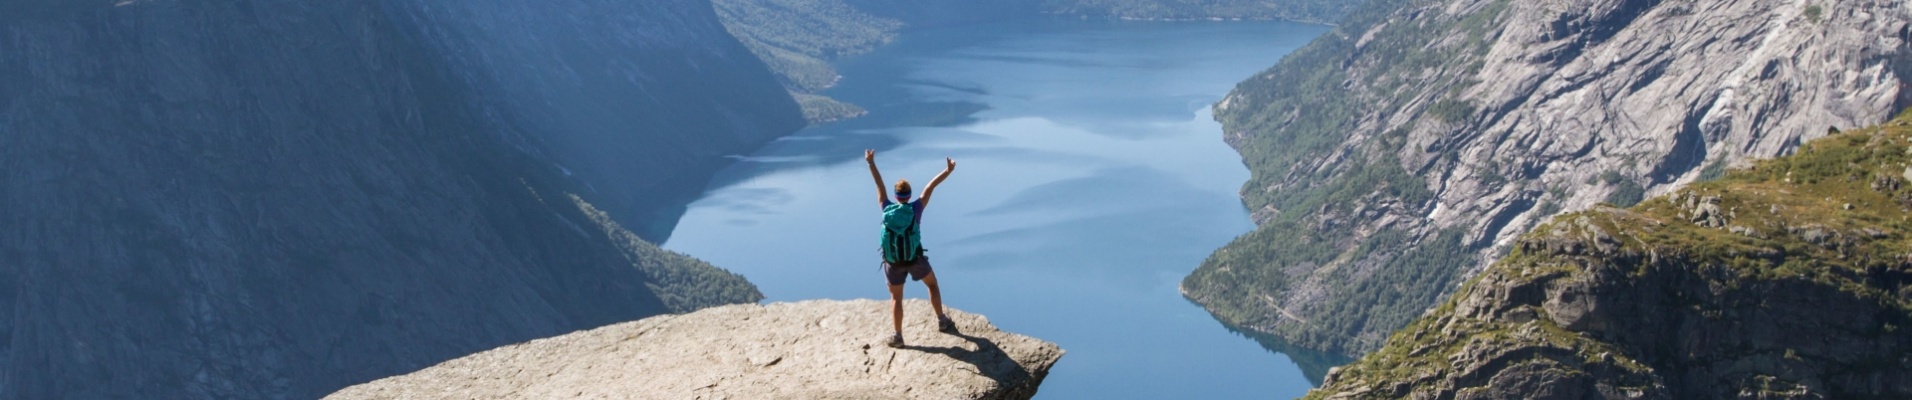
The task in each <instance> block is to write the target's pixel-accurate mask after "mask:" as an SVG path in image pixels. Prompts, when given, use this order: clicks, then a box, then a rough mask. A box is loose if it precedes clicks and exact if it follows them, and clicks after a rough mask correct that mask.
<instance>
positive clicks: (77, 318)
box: [0, 0, 801, 399]
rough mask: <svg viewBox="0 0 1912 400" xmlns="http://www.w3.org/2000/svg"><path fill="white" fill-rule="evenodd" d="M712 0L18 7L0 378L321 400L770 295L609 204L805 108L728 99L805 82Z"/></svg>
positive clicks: (2, 70)
mask: <svg viewBox="0 0 1912 400" xmlns="http://www.w3.org/2000/svg"><path fill="white" fill-rule="evenodd" d="M427 3H429V4H427ZM533 5H535V7H533ZM483 7H497V8H498V9H483ZM709 7H710V6H709V4H708V3H703V2H699V1H696V0H657V1H641V2H609V1H585V0H560V1H518V2H510V1H485V2H452V3H446V2H414V1H403V0H391V1H384V0H341V1H316V2H312V1H292V2H287V1H255V0H231V1H184V2H182V1H138V0H135V1H91V0H81V1H51V0H49V1H40V0H27V1H10V2H6V3H5V4H4V5H0V8H3V9H0V11H7V12H0V54H6V56H5V57H0V227H4V228H3V229H0V230H4V234H0V399H61V398H83V399H94V398H246V399H279V398H313V397H317V396H319V395H322V394H324V393H329V392H332V391H335V390H337V389H338V388H341V387H345V386H347V385H350V384H355V383H362V382H366V381H370V380H372V379H376V378H380V377H385V376H390V375H394V374H399V373H403V372H407V371H413V370H416V369H418V368H423V367H426V366H429V365H431V364H434V363H437V362H440V361H443V360H446V359H450V358H453V357H457V356H462V355H466V354H470V353H471V352H475V351H479V350H483V349H489V348H493V347H496V346H499V345H503V344H508V343H514V342H520V341H524V340H528V339H531V338H536V337H545V336H550V335H555V334H559V333H563V332H569V331H573V330H576V329H580V328H585V327H592V326H600V325H603V324H608V323H613V322H617V321H627V320H632V319H637V318H642V317H645V316H651V315H656V314H660V313H666V312H681V311H689V310H692V309H696V308H699V307H703V306H709V305H715V304H726V303H737V302H754V301H756V300H758V299H761V297H762V296H761V294H759V293H757V291H756V289H755V287H754V286H752V285H750V284H749V282H746V281H744V280H743V278H742V277H740V276H737V275H734V274H731V273H728V272H725V271H722V270H719V269H716V268H714V267H712V266H710V265H709V264H706V263H703V262H701V261H697V260H694V259H691V258H690V257H687V256H684V255H681V254H675V253H670V252H667V251H664V250H661V249H658V248H657V247H656V246H654V245H652V244H650V243H648V242H645V241H643V240H639V239H638V238H637V236H636V235H634V234H632V232H630V231H629V230H626V229H624V228H623V226H624V225H625V224H620V223H619V222H617V221H613V220H612V218H610V216H619V215H628V214H645V213H642V212H639V211H641V210H640V209H639V208H638V207H636V206H634V205H633V204H628V203H631V202H634V201H635V200H632V196H637V195H639V194H640V193H638V192H644V191H649V192H648V193H641V194H643V195H647V196H648V195H654V196H659V197H672V196H680V197H681V196H690V195H694V194H695V193H696V191H698V190H701V189H702V188H703V184H704V180H705V179H707V177H705V176H694V175H693V176H686V175H681V174H680V173H681V172H682V171H676V170H673V169H672V168H674V166H675V165H674V164H671V163H669V162H668V161H671V160H680V161H685V163H684V164H681V165H686V166H687V167H695V166H697V165H703V164H710V163H714V162H716V159H718V157H716V155H717V154H720V153H724V152H728V151H738V150H739V149H744V148H748V147H750V146H754V143H761V142H763V141H766V140H768V138H769V137H771V136H774V135H776V134H779V133H784V132H779V131H775V130H774V129H773V128H777V127H779V126H781V127H783V129H786V130H787V129H794V127H795V126H797V125H799V124H801V121H800V120H798V119H797V114H796V110H795V107H794V105H792V104H790V102H789V100H788V99H787V98H786V99H783V100H782V101H781V102H780V103H779V102H776V101H774V100H775V99H776V98H775V97H772V98H771V99H772V100H773V101H768V103H769V106H766V107H769V108H763V109H749V108H752V107H755V106H753V104H758V103H759V102H764V101H762V100H734V101H733V100H727V99H722V98H721V97H724V96H733V95H737V96H747V95H752V94H753V93H771V94H780V93H781V92H780V91H779V90H778V88H777V87H776V85H775V83H774V81H773V80H771V78H770V77H769V75H768V73H767V72H765V71H763V70H762V68H761V67H752V66H753V65H757V64H756V61H755V60H754V59H752V58H750V57H749V55H748V53H745V52H744V51H743V50H742V47H741V46H740V45H738V44H737V43H736V42H735V40H734V39H732V38H730V37H729V36H727V35H725V33H724V32H723V31H722V29H720V28H719V26H718V24H717V22H716V21H715V17H714V16H713V15H712V14H713V13H712V12H711V11H710V10H709V9H708V8H709ZM700 10H701V11H700ZM574 20H575V21H574ZM554 21H564V23H555V22H554ZM572 22H576V23H575V24H574V23H572ZM527 24H529V25H535V26H526V25H527ZM529 42H535V43H536V44H537V45H536V46H532V45H529V44H527V43H529ZM533 50H538V51H548V52H550V53H537V54H530V53H533ZM487 52H490V53H487ZM587 52H600V53H596V54H600V55H602V57H599V58H593V57H587V56H584V55H581V54H585V53H587ZM726 60H730V61H726ZM672 63H677V64H683V65H675V66H673V65H668V64H672ZM691 63H694V64H691ZM753 68H754V69H753ZM527 70H531V71H527ZM525 74H532V75H525ZM613 77H614V79H613ZM530 81H536V82H537V83H536V84H537V85H538V86H539V87H540V88H539V89H538V90H535V91H533V90H528V89H524V88H526V87H528V86H529V85H532V83H529V82H530ZM712 81H721V82H726V85H725V86H706V85H705V84H706V83H709V82H712ZM751 82H756V83H755V84H754V86H753V84H752V83H751ZM698 90H705V91H708V92H697V91H698ZM717 91H723V92H724V93H709V92H717ZM518 96H523V97H518ZM514 99H517V100H523V101H525V102H528V103H529V104H519V103H513V102H512V101H513V100H514ZM639 100H641V101H639ZM663 106H670V107H665V108H661V109H660V110H661V112H653V111H652V110H648V108H649V107H663ZM689 109H698V110H695V111H694V112H693V111H686V110H689ZM545 112H551V113H555V115H538V114H540V113H545ZM640 116H641V117H640ZM574 118H575V119H574ZM559 119H562V120H566V121H572V122H574V123H577V124H592V125H593V126H591V128H594V129H583V128H578V129H577V130H572V129H571V128H573V127H572V126H568V125H548V124H546V123H549V122H551V121H556V120H559ZM609 123H631V124H636V125H633V126H632V127H630V128H631V129H629V130H611V129H597V128H605V127H604V126H597V124H609ZM760 128H761V129H762V130H759V129H760ZM567 135H580V136H578V137H567ZM584 135H589V136H592V137H596V138H598V139H601V140H602V141H601V143H602V148H600V149H593V150H591V151H580V150H578V149H577V148H576V146H578V143H576V141H578V140H583V137H584ZM753 141H754V142H753ZM700 157H702V158H700ZM607 158H615V160H607ZM706 158H707V159H706ZM638 160H641V161H638ZM693 161H694V162H693ZM700 163H701V164H700ZM624 167H629V168H631V169H630V170H622V171H617V174H615V175H602V174H599V173H601V172H604V171H605V170H607V169H614V168H624ZM693 171H694V169H693ZM640 175H641V176H642V177H643V178H644V179H635V178H637V177H638V176H640ZM625 178H633V179H631V180H632V182H631V183H629V184H627V185H612V184H606V183H605V182H607V181H610V180H622V179H625ZM672 180H690V181H695V184H694V185H690V186H684V187H670V186H668V185H666V186H657V185H652V183H656V182H663V181H672ZM587 202H588V203H587ZM592 204H596V205H597V206H601V207H603V208H604V210H599V209H598V208H597V206H593V205H592ZM624 218H633V219H636V220H639V221H644V220H648V217H647V216H639V217H629V216H626V217H624Z"/></svg>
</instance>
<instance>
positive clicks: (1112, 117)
mask: <svg viewBox="0 0 1912 400" xmlns="http://www.w3.org/2000/svg"><path fill="white" fill-rule="evenodd" d="M1326 29H1327V28H1326V27H1323V26H1317V25H1306V24H1295V23H1284V22H1229V23H1213V22H1206V23H1196V22H1121V21H1087V20H1075V19H1059V18H1058V19H1034V20H1023V21H1014V22H1002V23H995V24H989V25H980V26H967V27H961V28H949V29H933V30H923V31H915V32H910V33H907V34H905V35H903V36H902V37H900V38H899V39H898V40H897V42H895V43H893V44H891V45H888V46H885V47H883V48H880V49H878V50H877V51H875V52H872V53H870V54H866V55H862V56H858V57H854V58H851V59H847V60H844V61H842V62H840V63H838V65H837V67H838V69H839V70H840V71H841V72H842V74H843V75H844V78H843V81H842V82H841V83H840V84H839V85H838V86H837V87H836V88H835V89H833V90H831V91H829V92H828V93H827V94H828V95H830V96H832V97H835V98H838V99H842V100H845V101H849V102H852V103H856V104H860V105H862V106H864V107H866V108H868V109H869V110H870V113H869V115H868V116H866V117H863V118H860V119H855V120H850V121H846V122H839V123H835V124H830V125H824V126H822V127H818V128H813V129H809V130H805V131H802V132H800V133H797V134H795V135H792V136H790V137H786V138H783V139H781V140H778V141H776V142H774V143H772V144H770V145H768V146H766V147H765V148H763V149H761V150H759V151H758V152H756V153H754V154H749V155H739V156H738V158H739V160H740V162H738V163H737V164H736V165H735V166H732V167H730V168H729V169H727V170H725V171H723V172H721V173H719V174H718V176H717V178H716V180H715V182H713V183H712V184H711V186H710V189H709V191H708V192H707V193H706V194H705V195H704V197H702V198H701V199H699V200H697V201H696V202H694V203H692V204H691V205H690V206H689V209H688V210H687V212H686V213H685V215H684V216H683V218H682V219H681V220H680V221H679V222H678V224H677V225H676V228H675V230H674V231H673V232H672V233H671V235H670V239H669V240H668V241H667V242H666V243H665V247H667V248H669V249H672V250H676V251H681V252H685V253H688V254H691V255H693V256H696V257H698V258H701V259H704V260H709V261H711V262H712V263H715V264H717V265H722V266H724V267H725V268H727V269H730V270H732V271H734V272H737V273H740V274H743V275H744V276H746V277H747V278H749V279H750V280H751V281H752V282H754V283H756V284H757V285H758V286H759V287H760V288H761V289H762V290H763V292H764V293H765V294H766V295H767V296H768V297H769V300H771V301H794V300H803V299H819V298H829V299H851V298H883V297H885V296H886V295H887V293H886V292H885V291H884V289H883V287H882V283H881V282H882V277H881V275H882V274H881V273H880V272H879V271H878V264H877V263H878V260H879V257H878V254H877V253H878V252H877V249H876V241H877V229H878V218H879V214H878V209H877V205H876V204H875V202H874V201H872V200H871V199H870V187H869V186H870V178H869V175H868V174H867V173H866V172H865V171H864V166H863V165H861V163H860V161H861V160H860V158H861V156H862V150H863V149H866V148H874V149H876V150H877V152H878V155H877V161H878V162H879V163H881V164H882V165H883V167H884V174H885V175H884V177H885V178H886V179H889V180H892V181H894V180H896V179H910V180H911V181H912V182H916V183H917V184H919V185H920V184H923V183H926V182H927V181H928V179H929V178H930V177H931V176H933V175H934V174H935V173H936V172H937V171H939V170H941V168H942V167H943V158H944V157H950V158H954V159H955V160H956V162H958V163H959V164H960V165H961V167H960V168H959V169H957V170H956V171H955V173H954V174H952V175H951V176H950V178H949V180H948V181H947V182H946V183H945V184H944V185H943V186H942V187H943V188H942V189H940V190H939V191H938V192H937V193H938V195H937V196H936V199H937V200H936V203H935V207H930V208H929V209H927V210H926V211H925V213H924V217H923V226H922V231H923V235H924V236H923V237H924V239H923V240H924V247H925V248H927V249H929V253H928V255H929V257H930V258H932V259H934V260H935V265H936V268H937V270H938V271H939V272H938V273H937V277H938V279H939V280H941V282H942V287H943V291H944V301H945V302H947V303H948V304H949V305H950V306H951V307H957V308H961V309H964V310H969V311H975V312H978V313H981V314H984V315H988V316H989V317H990V319H991V322H993V323H995V324H997V325H999V326H1002V327H1004V329H1009V330H1015V331H1018V332H1023V333H1027V334H1030V335H1033V336H1037V337H1042V338H1045V339H1048V340H1052V341H1055V342H1056V343H1058V344H1060V345H1061V346H1062V347H1064V348H1066V349H1068V351H1069V355H1068V359H1069V361H1068V362H1067V363H1064V364H1062V365H1061V366H1060V367H1058V368H1057V369H1055V370H1054V371H1053V372H1052V373H1051V375H1050V376H1049V378H1048V379H1047V380H1046V381H1045V383H1044V384H1043V390H1042V392H1041V393H1042V397H1043V398H1084V399H1089V398H1242V397H1266V398H1292V397H1296V396H1300V395H1301V394H1303V393H1304V392H1306V391H1307V390H1308V389H1309V388H1310V387H1312V386H1313V384H1314V383H1318V380H1319V379H1320V376H1321V373H1322V370H1325V369H1326V368H1327V367H1328V365H1315V364H1318V363H1310V362H1302V363H1299V365H1298V364H1297V363H1296V362H1295V361H1292V359H1294V358H1297V357H1290V356H1288V355H1285V354H1280V353H1275V352H1271V351H1267V350H1265V349H1263V348H1261V346H1259V345H1257V344H1256V342H1255V341H1252V340H1249V339H1247V338H1244V337H1243V336H1241V335H1239V334H1236V333H1233V332H1231V331H1230V330H1229V329H1228V328H1226V327H1224V326H1223V325H1222V324H1220V323H1218V322H1217V321H1216V320H1215V319H1214V318H1213V317H1211V316H1210V315H1209V314H1208V313H1207V312H1205V311H1204V310H1203V309H1202V308H1201V307H1199V306H1197V305H1195V304H1193V303H1190V302H1188V301H1187V300H1185V299H1184V298H1183V297H1182V296H1181V294H1180V293H1178V291H1177V284H1178V283H1179V282H1180V281H1181V279H1182V277H1183V276H1185V275H1186V274H1187V273H1188V272H1189V271H1190V270H1192V269H1194V267H1195V266H1196V265H1197V264H1199V263H1200V262H1201V261H1202V259H1203V258H1204V257H1206V256H1208V254H1209V253H1210V252H1212V251H1214V250H1215V248H1217V247H1219V246H1221V245H1222V244H1225V243H1227V242H1228V240H1229V239H1231V238H1234V237H1235V236H1237V235H1240V234H1242V233H1244V232H1247V231H1249V230H1250V229H1252V228H1253V225H1252V223H1251V222H1250V221H1249V218H1248V213H1247V211H1246V210H1244V209H1243V207H1242V206H1241V201H1240V199H1239V197H1238V196H1237V191H1238V190H1239V189H1240V187H1241V185H1242V183H1243V182H1244V181H1246V180H1247V179H1248V170H1247V169H1246V168H1244V167H1243V166H1242V163H1241V161H1240V158H1239V157H1238V156H1237V155H1236V154H1235V153H1234V152H1233V151H1232V150H1231V149H1229V148H1228V146H1227V145H1226V144H1224V143H1223V142H1222V132H1221V126H1220V125H1219V124H1217V123H1216V122H1214V121H1213V119H1212V117H1211V115H1210V112H1209V107H1210V105H1211V104H1212V103H1214V102H1215V101H1218V100H1220V99H1221V98H1222V96H1223V95H1224V94H1226V93H1227V91H1228V90H1229V89H1230V88H1231V87H1232V86H1233V85H1234V83H1235V82H1236V81H1238V80H1240V79H1243V78H1245V77H1248V76H1250V75H1253V74H1255V73H1256V72H1257V71H1261V70H1262V69H1263V68H1266V67H1267V66H1268V65H1272V64H1274V63H1275V62H1276V61H1277V60H1279V59H1280V57H1281V56H1282V55H1284V54H1286V53H1287V52H1289V51H1292V50H1293V49H1295V48H1296V47H1299V46H1300V45H1302V44H1305V43H1306V42H1307V41H1308V40H1310V39H1312V38H1314V37H1315V36H1316V35H1319V34H1321V33H1322V32H1324V31H1325V30H1326ZM905 291H906V295H907V296H909V297H911V298H922V297H924V296H925V294H924V292H923V288H922V286H920V285H916V284H913V283H912V284H910V285H908V286H906V289H905ZM906 312H907V313H908V314H907V318H912V319H926V318H931V314H930V311H929V310H928V309H926V308H916V309H908V310H906ZM919 334H928V333H919ZM879 339H880V338H876V337H872V338H869V340H870V342H872V343H875V342H876V341H878V340H879ZM1299 358H1301V359H1303V360H1308V359H1312V357H1299ZM1311 381H1314V382H1311Z"/></svg>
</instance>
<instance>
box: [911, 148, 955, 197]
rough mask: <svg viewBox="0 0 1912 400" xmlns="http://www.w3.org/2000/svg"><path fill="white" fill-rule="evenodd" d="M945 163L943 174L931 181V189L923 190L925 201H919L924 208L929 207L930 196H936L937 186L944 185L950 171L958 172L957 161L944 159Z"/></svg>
mask: <svg viewBox="0 0 1912 400" xmlns="http://www.w3.org/2000/svg"><path fill="white" fill-rule="evenodd" d="M943 163H944V166H943V172H942V173H939V174H936V179H931V180H929V187H926V188H923V199H922V200H919V201H921V202H922V204H923V206H924V207H929V196H930V195H932V194H936V185H941V184H943V179H945V178H949V171H955V170H956V160H952V159H949V158H944V159H943Z"/></svg>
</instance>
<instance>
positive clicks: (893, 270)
mask: <svg viewBox="0 0 1912 400" xmlns="http://www.w3.org/2000/svg"><path fill="white" fill-rule="evenodd" d="M931 272H936V270H935V269H931V268H930V267H929V257H921V258H917V259H916V263H914V264H910V265H904V266H892V265H890V263H889V262H887V261H885V262H883V277H885V278H889V280H890V285H901V284H903V275H909V276H910V278H911V279H915V280H919V281H920V280H923V277H925V276H929V274H930V273H931Z"/></svg>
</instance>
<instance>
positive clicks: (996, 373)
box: [903, 333, 1036, 388]
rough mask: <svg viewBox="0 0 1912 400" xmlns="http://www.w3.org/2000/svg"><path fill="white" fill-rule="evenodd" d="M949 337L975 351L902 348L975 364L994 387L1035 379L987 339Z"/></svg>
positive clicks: (958, 334) (957, 334)
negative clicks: (971, 344) (956, 338)
mask: <svg viewBox="0 0 1912 400" xmlns="http://www.w3.org/2000/svg"><path fill="white" fill-rule="evenodd" d="M950 335H951V336H955V337H960V338H963V340H967V341H969V342H970V343H975V344H976V349H975V350H970V349H965V348H962V347H937V346H903V348H904V349H907V350H916V351H921V352H925V353H936V354H942V355H946V356H949V358H954V359H957V360H959V361H962V362H966V363H970V364H975V365H976V371H977V372H978V373H980V374H982V375H983V376H987V377H989V379H991V380H995V381H996V385H997V386H999V387H1004V388H1009V387H1015V386H1017V385H1021V384H1024V383H1026V382H1030V381H1032V380H1034V379H1036V377H1035V376H1033V375H1031V374H1030V373H1029V369H1027V368H1023V367H1022V364H1018V363H1016V359H1015V358H1011V357H1009V354H1008V353H1004V352H1003V351H1002V347H998V346H996V342H992V341H990V340H989V339H987V338H981V337H976V336H969V335H964V334H962V333H952V334H950Z"/></svg>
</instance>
